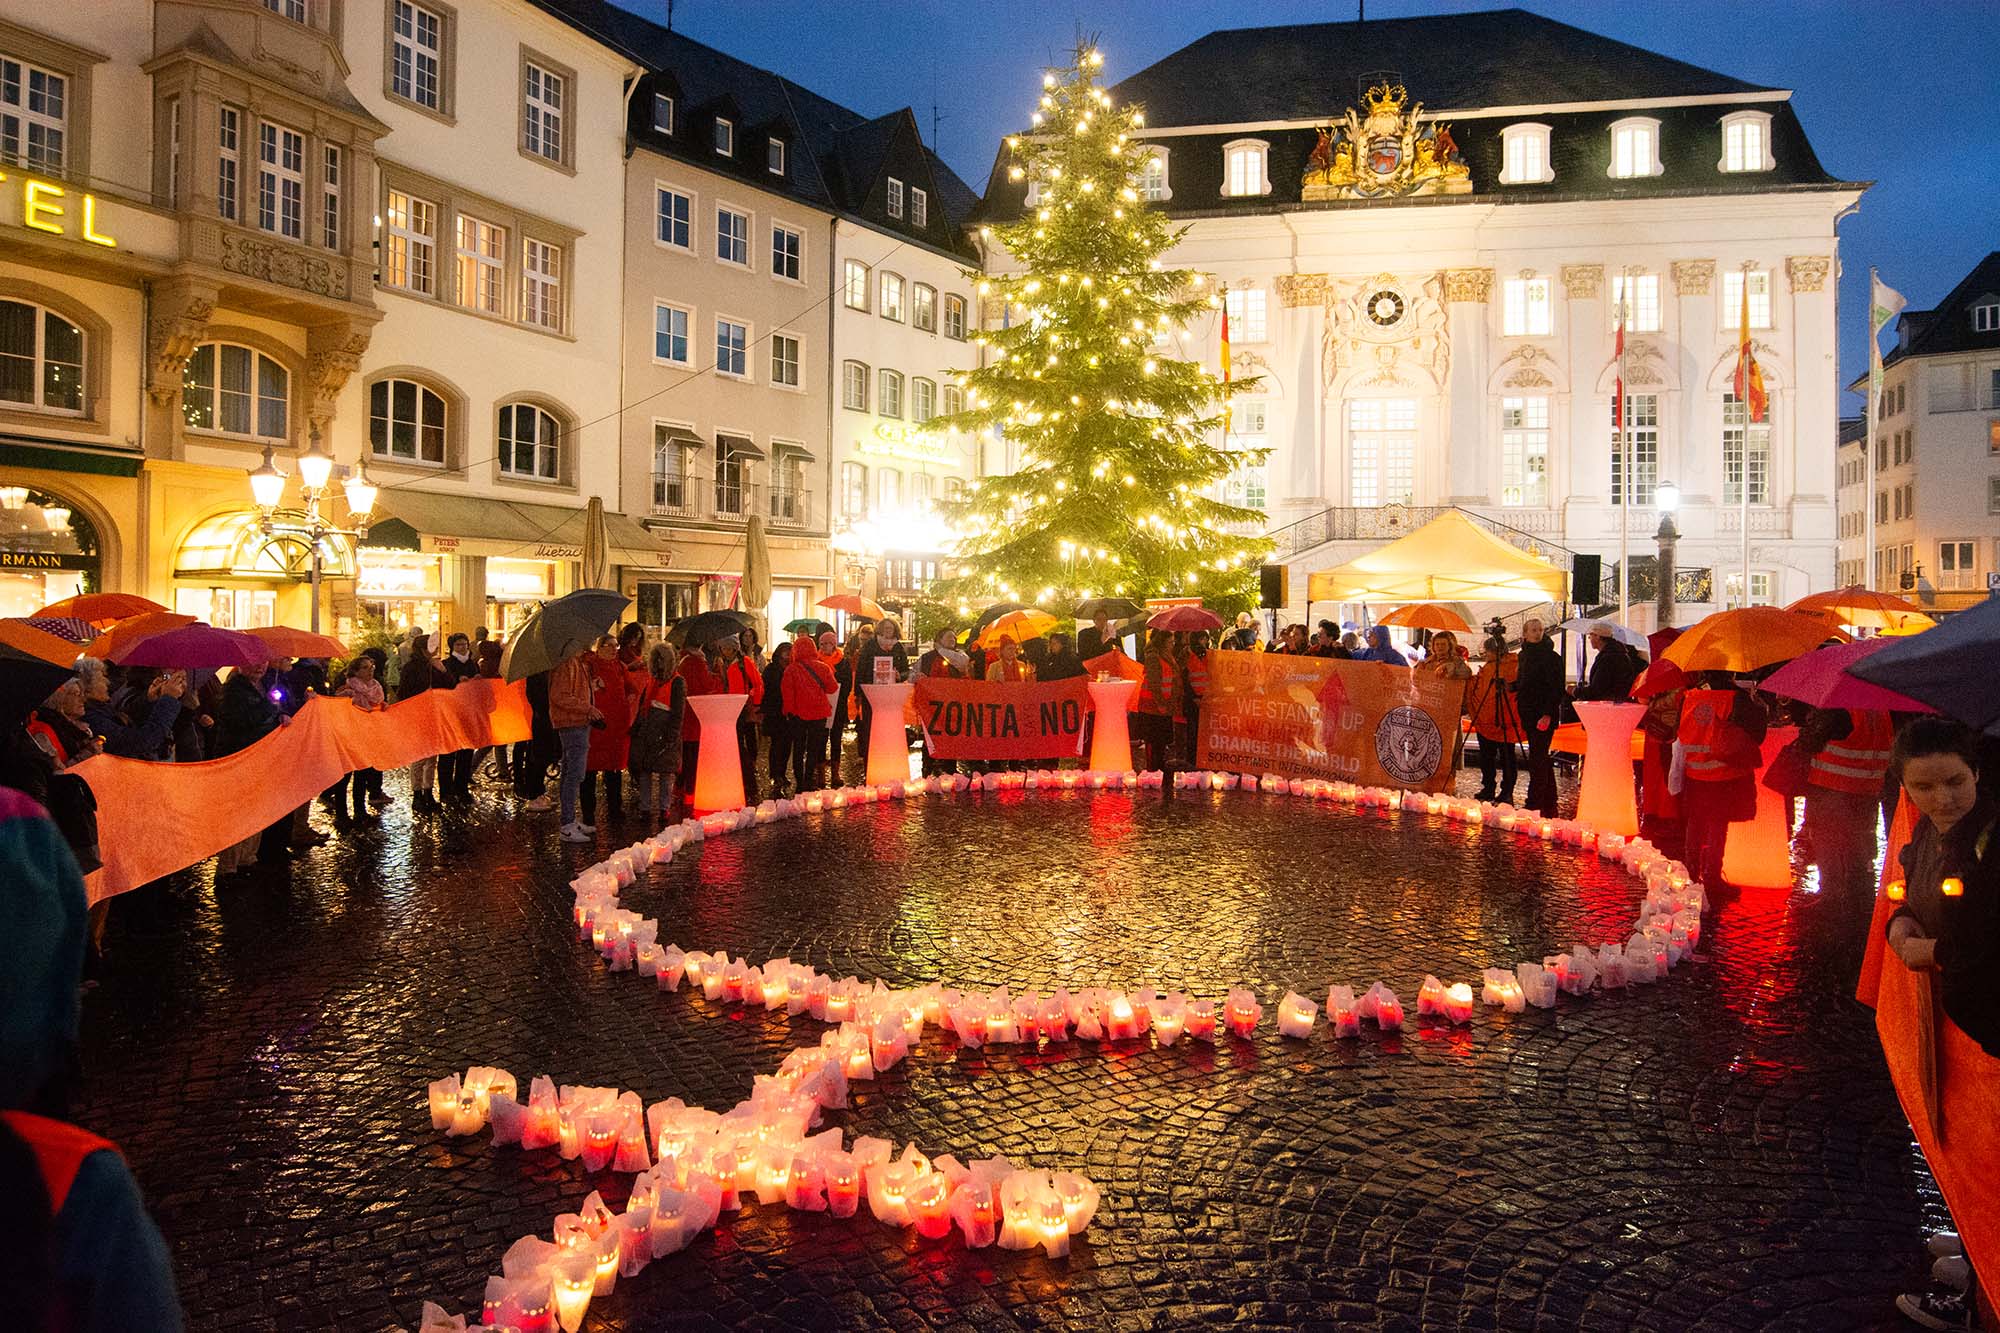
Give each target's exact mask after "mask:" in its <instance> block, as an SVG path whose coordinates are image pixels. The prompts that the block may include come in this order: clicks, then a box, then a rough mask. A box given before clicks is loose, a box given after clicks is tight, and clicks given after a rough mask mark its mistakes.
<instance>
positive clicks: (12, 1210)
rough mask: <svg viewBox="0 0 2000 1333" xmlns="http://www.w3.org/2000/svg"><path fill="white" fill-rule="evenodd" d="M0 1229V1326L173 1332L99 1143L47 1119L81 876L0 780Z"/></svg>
mask: <svg viewBox="0 0 2000 1333" xmlns="http://www.w3.org/2000/svg"><path fill="white" fill-rule="evenodd" d="M0 878H4V880H5V882H6V884H7V886H8V891H7V892H6V893H5V894H0V929H4V930H5V931H6V933H7V938H8V940H9V942H10V945H11V947H10V949H9V954H8V963H7V966H6V967H5V968H0V1236H5V1237H6V1238H7V1240H6V1245H7V1250H8V1254H7V1256H6V1260H5V1263H4V1268H5V1270H6V1271H7V1272H8V1277H9V1279H10V1280H9V1281H7V1282H6V1283H5V1287H6V1290H7V1292H8V1297H9V1300H8V1307H7V1327H9V1328H25V1329H61V1330H65V1333H71V1331H74V1333H114V1330H116V1331H117V1333H124V1331H125V1330H132V1329H145V1330H147V1333H179V1330H180V1329H182V1328H183V1327H184V1326H185V1325H184V1321H183V1316H182V1312H181V1306H180V1300H179V1297H178V1296H177V1295H176V1293H175V1290H174V1274H173V1266H172V1263H171V1261H170V1260H169V1258H168V1254H167V1247H166V1244H165V1242H164V1241H162V1240H161V1238H160V1232H159V1229H158V1228H157V1227H156V1226H154V1224H153V1220H152V1218H151V1217H149V1216H148V1215H147V1213H146V1206H145V1202H144V1200H143V1199H142V1198H141V1197H140V1194H139V1186H138V1182H136V1181H135V1180H134V1179H133V1178H132V1173H131V1171H130V1169H128V1168H127V1167H126V1165H125V1161H124V1159H123V1158H122V1157H121V1156H120V1155H119V1152H118V1149H117V1147H116V1146H115V1145H113V1144H112V1143H110V1142H108V1141H106V1140H104V1139H102V1138H99V1137H98V1136H96V1135H95V1134H92V1133H89V1132H88V1131H87V1130H84V1129H82V1128H79V1127H78V1126H76V1125H72V1124H69V1123H66V1122H65V1121H64V1120H62V1119H61V1118H60V1117H61V1116H62V1115H63V1113H64V1111H65V1110H66V1107H65V1100H66V1098H65V1089H64V1086H63V1085H64V1081H65V1078H66V1075H67V1073H68V1071H69V1070H70V1069H71V1068H72V1067H73V1065H74V1061H75V1050H74V1048H75V1045H76V1038H77V1028H78V1023H79V1019H80V1017H81V1013H80V1005H79V1003H78V997H79V993H80V985H81V982H82V978H83V949H84V901H85V898H84V888H83V876H82V873H81V871H79V869H78V868H77V864H76V860H75V858H74V857H72V856H71V855H70V852H69V849H68V847H67V846H66V845H65V844H64V842H63V838H62V835H61V834H60V833H58V832H57V831H56V828H55V826H54V825H53V824H52V823H50V822H49V819H48V816H47V814H46V813H45V812H44V811H43V810H42V808H41V807H40V806H38V805H36V804H35V803H34V802H33V801H31V800H29V799H28V797H27V796H25V795H23V794H22V793H20V792H18V791H14V790H12V789H8V788H0Z"/></svg>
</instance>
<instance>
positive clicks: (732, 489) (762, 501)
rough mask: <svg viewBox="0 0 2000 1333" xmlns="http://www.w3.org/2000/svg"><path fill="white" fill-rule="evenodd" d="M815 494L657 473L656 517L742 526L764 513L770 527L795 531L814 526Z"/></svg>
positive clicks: (655, 476) (655, 485)
mask: <svg viewBox="0 0 2000 1333" xmlns="http://www.w3.org/2000/svg"><path fill="white" fill-rule="evenodd" d="M812 512H813V509H812V492H810V491H805V490H797V489H794V488H792V487H789V486H766V485H761V484H755V483H751V482H727V481H715V480H712V479H709V478H706V477H690V476H685V475H670V474H665V473H658V472H656V473H654V474H653V507H652V517H654V518H658V519H679V520H681V521H683V522H687V523H716V524H724V525H741V524H743V523H747V522H748V521H749V519H750V516H751V515H752V514H761V515H762V516H763V519H764V522H765V524H766V525H767V526H769V527H772V528H782V529H787V530H795V529H802V528H810V527H811V526H812Z"/></svg>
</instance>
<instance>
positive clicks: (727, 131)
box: [715, 116, 736, 157]
mask: <svg viewBox="0 0 2000 1333" xmlns="http://www.w3.org/2000/svg"><path fill="white" fill-rule="evenodd" d="M715 151H716V152H718V153H720V154H722V155H723V156H724V157H734V156H735V155H736V122H735V121H733V120H727V119H725V118H723V117H721V116H717V117H716V118H715Z"/></svg>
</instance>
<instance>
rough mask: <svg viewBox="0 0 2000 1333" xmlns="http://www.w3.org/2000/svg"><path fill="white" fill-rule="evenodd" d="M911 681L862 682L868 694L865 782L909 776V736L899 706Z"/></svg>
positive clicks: (871, 783) (905, 779)
mask: <svg viewBox="0 0 2000 1333" xmlns="http://www.w3.org/2000/svg"><path fill="white" fill-rule="evenodd" d="M915 688H916V686H914V685H863V686H862V687H861V692H862V693H863V694H865V695H866V696H868V713H869V716H868V778H867V782H868V785H869V786H871V787H879V786H881V785H882V784H883V783H886V782H908V781H909V780H910V738H909V735H908V733H907V732H905V731H904V730H903V706H904V705H905V704H907V703H909V702H910V691H912V690H914V689H915Z"/></svg>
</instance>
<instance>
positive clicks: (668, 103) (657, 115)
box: [653, 93, 674, 134]
mask: <svg viewBox="0 0 2000 1333" xmlns="http://www.w3.org/2000/svg"><path fill="white" fill-rule="evenodd" d="M653 128H654V129H656V130H658V131H659V132H660V133H662V134H672V133H673V132H674V99H673V98H671V97H669V96H667V95H666V94H665V93H654V94H653Z"/></svg>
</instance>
